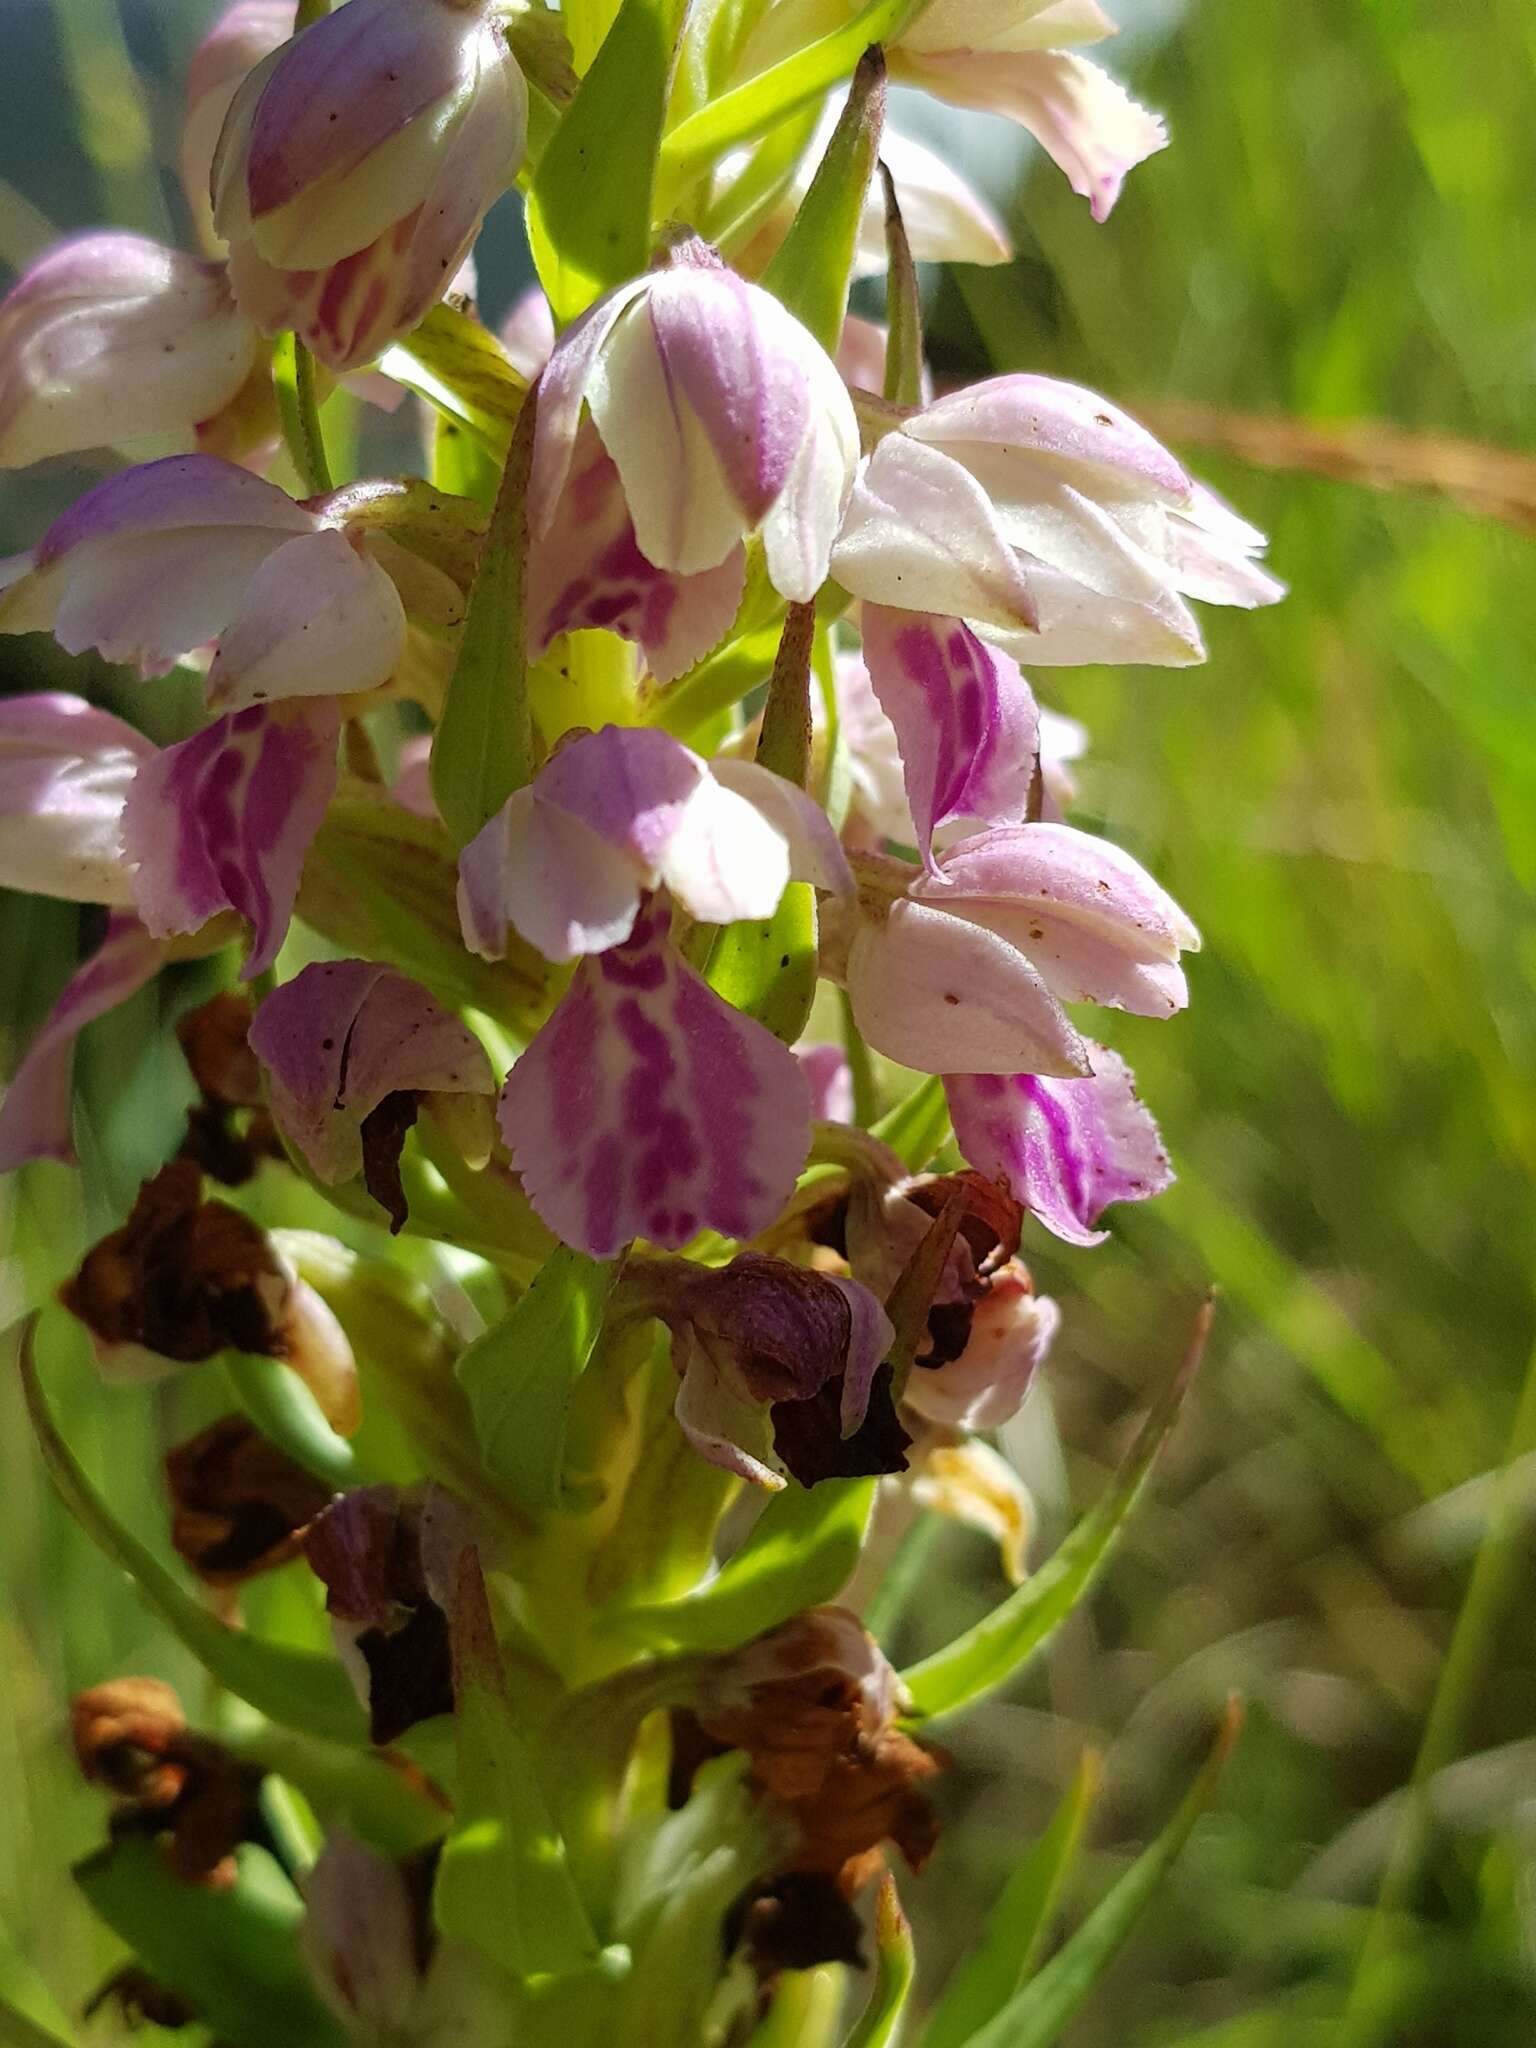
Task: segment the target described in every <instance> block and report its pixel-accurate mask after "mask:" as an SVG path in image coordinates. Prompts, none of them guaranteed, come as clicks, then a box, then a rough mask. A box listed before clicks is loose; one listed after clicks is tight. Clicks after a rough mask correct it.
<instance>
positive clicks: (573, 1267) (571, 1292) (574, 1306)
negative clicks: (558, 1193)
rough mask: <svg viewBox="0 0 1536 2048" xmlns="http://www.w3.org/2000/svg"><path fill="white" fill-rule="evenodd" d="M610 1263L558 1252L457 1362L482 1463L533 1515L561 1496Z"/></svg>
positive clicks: (612, 1274) (613, 1272)
mask: <svg viewBox="0 0 1536 2048" xmlns="http://www.w3.org/2000/svg"><path fill="white" fill-rule="evenodd" d="M618 1271H619V1268H618V1263H617V1262H616V1261H614V1260H611V1259H589V1258H587V1257H585V1256H584V1255H583V1254H582V1253H581V1252H577V1251H572V1250H571V1249H570V1248H569V1247H568V1246H566V1245H561V1246H560V1247H559V1249H558V1250H557V1251H555V1252H554V1253H552V1254H551V1256H550V1257H549V1258H548V1259H547V1260H546V1261H545V1263H544V1266H543V1268H542V1270H541V1271H540V1273H539V1275H538V1277H537V1279H536V1280H535V1281H534V1283H533V1285H532V1286H531V1287H530V1288H529V1289H528V1291H527V1293H526V1294H525V1295H524V1296H523V1297H522V1299H521V1300H520V1301H519V1302H518V1303H517V1304H516V1305H515V1307H513V1308H512V1310H511V1311H510V1312H509V1313H508V1314H507V1315H506V1316H504V1317H503V1318H502V1320H501V1321H500V1322H499V1323H497V1324H496V1325H495V1326H494V1328H492V1329H489V1330H487V1331H486V1332H485V1334H484V1335H483V1336H481V1337H477V1338H476V1339H475V1341H474V1343H473V1344H471V1345H470V1347H469V1349H468V1350H467V1351H466V1352H464V1354H463V1355H462V1357H461V1358H460V1359H459V1361H458V1364H457V1366H456V1368H455V1371H456V1372H457V1374H458V1380H459V1384H460V1386H461V1387H463V1389H464V1391H465V1393H466V1394H467V1395H468V1397H469V1405H470V1408H471V1409H472V1410H473V1413H474V1418H475V1434H476V1436H477V1438H478V1439H479V1443H480V1449H481V1451H482V1452H483V1453H484V1456H485V1462H486V1464H487V1466H488V1467H489V1468H490V1470H491V1471H492V1472H493V1473H494V1474H495V1475H496V1477H497V1478H498V1479H500V1480H502V1481H503V1482H504V1483H505V1485H506V1487H507V1489H508V1491H509V1492H510V1493H511V1494H512V1495H513V1496H514V1498H515V1499H516V1500H518V1501H519V1502H520V1503H521V1505H522V1506H523V1507H525V1508H528V1509H529V1510H531V1511H532V1512H535V1513H537V1512H539V1511H540V1510H542V1509H545V1508H556V1507H559V1506H560V1505H561V1503H562V1500H563V1498H564V1492H565V1488H564V1483H563V1467H564V1462H565V1433H566V1425H567V1422H568V1420H569V1417H570V1407H571V1396H572V1394H573V1393H574V1391H575V1387H576V1382H577V1381H578V1380H579V1379H580V1377H581V1375H582V1374H583V1373H584V1372H585V1371H586V1369H587V1364H588V1361H589V1360H590V1358H591V1356H592V1350H593V1347H594V1345H595V1344H596V1343H597V1340H598V1337H599V1335H600V1334H601V1331H602V1327H603V1314H604V1311H605V1310H606V1308H607V1306H608V1297H609V1295H610V1294H611V1293H612V1292H613V1284H614V1281H615V1279H616V1278H617V1277H618Z"/></svg>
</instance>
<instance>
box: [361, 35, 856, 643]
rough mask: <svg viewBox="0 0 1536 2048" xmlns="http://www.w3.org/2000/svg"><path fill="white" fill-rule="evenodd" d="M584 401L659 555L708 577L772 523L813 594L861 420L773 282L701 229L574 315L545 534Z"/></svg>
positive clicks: (552, 384) (536, 497)
mask: <svg viewBox="0 0 1536 2048" xmlns="http://www.w3.org/2000/svg"><path fill="white" fill-rule="evenodd" d="M353 4H354V5H356V4H357V0H353ZM584 405H585V406H586V407H588V408H589V409H590V412H591V416H592V419H593V421H594V422H595V424H596V427H597V432H598V434H599V436H600V437H601V440H602V443H603V446H604V447H605V448H606V449H607V451H608V453H609V455H610V456H611V457H612V458H613V461H614V464H615V466H616V468H617V470H618V477H619V483H620V485H621V486H622V489H623V493H624V499H625V503H626V504H627V506H628V508H629V516H630V518H631V520H632V521H633V523H634V531H635V538H636V541H637V544H638V546H639V550H640V552H641V554H642V555H643V556H644V557H645V559H646V560H647V561H648V562H650V563H652V564H653V565H654V566H655V567H656V568H658V569H667V570H672V571H675V572H676V573H677V574H679V575H683V576H697V575H699V574H700V573H701V572H703V571H706V570H713V569H719V568H720V567H721V565H722V564H725V563H729V562H733V561H735V560H737V559H738V558H739V552H740V548H741V543H742V541H743V539H744V538H745V537H746V536H747V535H749V534H752V533H756V532H758V531H761V534H762V539H763V545H764V549H765V551H766V555H767V564H768V574H769V578H770V580H771V581H772V583H773V586H774V588H775V589H776V590H777V591H778V592H779V594H780V595H781V596H782V597H786V598H789V599H790V600H791V601H792V602H795V603H807V602H809V600H810V599H811V598H813V597H814V596H815V595H816V592H817V590H818V589H819V588H820V587H821V584H822V583H823V582H824V581H825V579H826V574H827V559H828V556H829V554H830V552H831V548H832V542H833V538H834V536H835V535H836V532H837V528H838V523H839V521H840V519H841V517H842V513H843V507H844V505H845V504H846V502H847V498H848V492H849V487H850V485H851V484H852V481H853V474H854V469H855V466H856V464H857V462H858V456H859V437H858V428H857V424H856V422H855V419H854V413H853V406H852V402H851V401H850V399H849V397H848V392H847V389H846V387H845V386H844V384H843V381H842V379H841V377H839V376H838V374H837V369H836V366H835V365H834V364H833V362H832V360H831V358H830V357H829V356H828V355H827V354H826V352H825V351H824V350H823V349H822V348H821V347H820V346H819V344H818V343H817V342H816V341H815V340H814V339H813V337H812V336H811V335H810V334H809V333H807V331H806V330H805V328H803V327H802V326H801V325H800V323H799V321H798V320H796V319H795V318H794V316H793V315H792V314H790V313H788V312H786V311H785V309H784V307H783V306H781V305H780V303H779V301H778V300H777V299H776V298H774V297H773V296H772V294H771V293H769V292H766V291H763V290H762V289H761V288H760V287H758V286H757V285H753V284H748V283H746V282H745V281H744V280H743V279H742V278H739V277H737V276H736V275H735V273H734V272H732V271H730V270H727V269H726V268H725V266H724V265H723V264H722V263H721V262H720V260H719V258H718V257H717V256H716V255H715V254H714V252H713V251H712V250H710V249H708V248H706V247H705V245H704V244H703V243H702V242H697V241H692V242H687V243H684V244H682V245H680V246H678V247H676V248H674V249H673V250H672V252H671V256H670V260H669V261H668V262H667V264H666V265H665V266H664V267H663V268H661V269H658V270H653V271H650V272H649V273H648V274H647V275H646V276H644V277H639V278H635V279H633V280H632V281H631V282H630V283H628V284H624V285H620V286H619V287H618V288H617V289H616V290H614V291H611V292H609V293H608V294H607V295H606V296H605V297H603V298H601V299H599V300H598V302H597V304H596V305H595V306H593V307H592V308H591V309H590V310H589V311H588V312H586V313H584V314H583V315H582V317H581V318H580V319H579V320H578V321H576V322H575V323H574V325H573V326H571V327H569V328H568V329H567V330H566V332H565V333H564V334H563V335H562V336H561V338H560V341H559V343H558V345H557V346H556V348H555V351H554V353H553V355H551V357H550V359H549V363H548V366H547V368H546V369H545V372H544V376H543V380H542V382H541V384H540V386H539V420H538V433H537V439H536V441H535V445H534V455H533V474H532V479H531V481H530V485H529V500H528V503H529V532H530V534H531V535H532V537H533V539H534V541H535V542H537V540H538V538H539V536H540V535H542V534H543V533H544V532H545V531H546V530H547V529H548V528H549V527H550V526H551V525H552V524H553V522H554V519H555V516H556V513H557V510H558V508H559V505H560V500H561V496H562V493H563V492H564V490H565V488H566V483H567V479H568V477H569V476H570V473H571V470H572V467H573V465H574V464H575V462H576V460H577V452H578V430H579V427H580V424H581V419H582V409H583V406H584Z"/></svg>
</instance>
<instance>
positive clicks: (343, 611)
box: [208, 529, 406, 710]
mask: <svg viewBox="0 0 1536 2048" xmlns="http://www.w3.org/2000/svg"><path fill="white" fill-rule="evenodd" d="M405 633H406V628H405V611H404V608H403V606H402V605H401V603H400V595H399V592H398V591H397V590H396V589H395V586H394V584H393V583H392V582H391V581H390V579H389V577H388V576H387V575H386V574H385V572H384V571H383V570H382V569H381V568H380V567H379V565H378V563H377V562H376V561H374V560H373V558H372V556H371V555H368V554H366V553H364V552H363V551H362V550H360V549H358V548H355V547H353V545H352V543H351V541H350V540H348V538H347V536H346V535H345V534H343V533H338V532H336V531H335V530H334V529H328V530H327V531H325V532H323V533H314V534H305V535H304V536H303V537H302V538H301V539H299V540H292V541H288V542H287V543H286V544H285V545H284V546H282V547H280V548H278V549H277V550H276V551H275V552H273V553H272V554H271V555H269V556H268V557H267V559H266V560H265V561H263V562H262V564H261V566H260V567H259V568H258V569H257V571H256V573H255V574H254V575H253V576H252V577H251V579H250V582H249V585H248V587H247V588H246V590H245V593H244V596H243V598H242V601H241V605H240V609H239V613H238V615H237V616H236V617H235V619H234V620H233V621H232V622H231V624H230V625H228V626H227V627H226V629H225V631H224V634H223V636H222V638H221V639H220V642H219V648H218V652H217V653H216V654H215V655H214V658H213V665H212V667H211V668H210V669H209V671H208V702H209V704H210V705H213V706H215V707H216V708H218V709H219V710H234V709H238V708H241V707H244V706H247V705H251V704H257V703H261V702H263V701H265V700H266V699H268V698H278V697H340V696H346V695H348V694H350V693H351V692H352V691H355V690H371V689H375V688H376V687H377V686H378V685H379V684H380V683H383V682H387V681H388V680H389V677H390V676H391V675H392V674H393V673H394V670H395V668H396V666H397V665H398V663H399V661H400V658H401V656H402V655H403V654H404V652H405Z"/></svg>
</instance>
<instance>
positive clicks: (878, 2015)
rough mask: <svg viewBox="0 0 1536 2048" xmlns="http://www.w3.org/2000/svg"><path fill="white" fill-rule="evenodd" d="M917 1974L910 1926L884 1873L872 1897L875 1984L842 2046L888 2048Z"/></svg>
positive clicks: (890, 1880)
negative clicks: (873, 1908)
mask: <svg viewBox="0 0 1536 2048" xmlns="http://www.w3.org/2000/svg"><path fill="white" fill-rule="evenodd" d="M916 1975H917V1957H916V1955H915V1953H914V1952H913V1948H912V1928H911V1925H910V1923H909V1922H908V1920H907V1916H906V1914H905V1913H903V1911H902V1910H901V1900H900V1899H899V1898H898V1897H897V1896H896V1880H895V1879H894V1878H893V1877H891V1876H890V1875H887V1876H886V1877H884V1878H883V1879H882V1880H881V1884H880V1895H879V1897H878V1899H877V1900H876V1901H875V1988H874V1989H873V1991H871V1993H870V1994H869V2004H868V2005H867V2006H865V2008H864V2011H863V2012H862V2014H861V2015H860V2017H859V2022H858V2025H857V2026H856V2027H855V2028H854V2030H853V2032H852V2033H851V2034H850V2035H849V2036H848V2039H847V2042H846V2043H845V2044H844V2048H891V2044H892V2043H893V2042H894V2041H895V2039H896V2037H897V2035H898V2034H899V2033H900V2031H901V2021H902V2015H903V2014H904V2013H905V2011H906V2009H907V2000H908V1999H909V1998H910V1997H911V1995H912V1982H913V1979H914V1978H915V1977H916Z"/></svg>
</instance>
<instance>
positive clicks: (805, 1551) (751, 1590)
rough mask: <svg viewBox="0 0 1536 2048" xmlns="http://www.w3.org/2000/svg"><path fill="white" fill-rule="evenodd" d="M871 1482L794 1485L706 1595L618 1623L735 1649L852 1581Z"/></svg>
mask: <svg viewBox="0 0 1536 2048" xmlns="http://www.w3.org/2000/svg"><path fill="white" fill-rule="evenodd" d="M874 1504H875V1482H874V1481H873V1480H872V1479H826V1480H823V1481H822V1482H821V1484H820V1485H819V1486H814V1487H803V1486H797V1485H795V1484H793V1483H791V1484H790V1485H789V1486H786V1487H785V1488H784V1490H783V1492H782V1493H777V1494H775V1495H774V1497H773V1499H772V1500H771V1501H769V1503H768V1505H767V1507H765V1508H764V1509H763V1512H762V1514H761V1515H759V1517H758V1519H757V1521H756V1523H755V1524H754V1525H753V1527H752V1530H751V1532H750V1534H749V1535H748V1537H747V1539H746V1541H745V1542H744V1543H743V1544H742V1546H741V1548H740V1549H739V1550H738V1551H737V1552H736V1554H735V1555H734V1556H733V1557H731V1558H730V1559H728V1560H727V1562H726V1563H725V1564H723V1565H722V1566H721V1567H720V1570H719V1571H718V1572H717V1573H716V1575H715V1577H714V1578H713V1579H711V1581H710V1582H709V1584H708V1585H707V1586H706V1587H704V1589H703V1590H702V1591H701V1592H698V1593H692V1594H690V1595H689V1596H688V1597H687V1598H686V1599H684V1600H667V1601H659V1602H657V1603H656V1604H654V1605H652V1606H648V1607H633V1608H630V1609H629V1610H628V1612H626V1613H619V1614H616V1615H615V1616H614V1620H613V1625H614V1626H615V1627H616V1628H623V1629H624V1630H625V1632H626V1633H629V1632H631V1631H633V1632H634V1633H636V1634H637V1635H640V1636H642V1637H644V1638H645V1640H647V1641H648V1642H651V1643H664V1644H667V1645H669V1646H670V1647H672V1648H674V1649H679V1650H733V1649H735V1648H737V1646H738V1645H739V1644H741V1643H745V1642H748V1641H750V1640H751V1638H752V1637H753V1636H756V1635H761V1634H762V1633H763V1631H764V1630H765V1629H770V1628H777V1627H778V1625H779V1623H780V1622H783V1621H788V1620H789V1619H790V1617H791V1616H792V1615H796V1614H798V1613H800V1611H801V1610H802V1609H803V1608H806V1607H820V1606H822V1605H824V1604H825V1603H826V1602H827V1601H829V1600H835V1599H836V1597H837V1595H838V1594H839V1593H840V1592H841V1591H842V1590H843V1587H844V1586H845V1585H847V1583H848V1580H849V1579H850V1577H851V1576H852V1574H853V1568H854V1566H855V1565H856V1564H857V1563H858V1561H859V1553H860V1551H861V1550H862V1549H863V1547H864V1535H865V1531H866V1530H867V1529H868V1527H869V1518H870V1515H871V1514H872V1513H873V1511H874Z"/></svg>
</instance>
